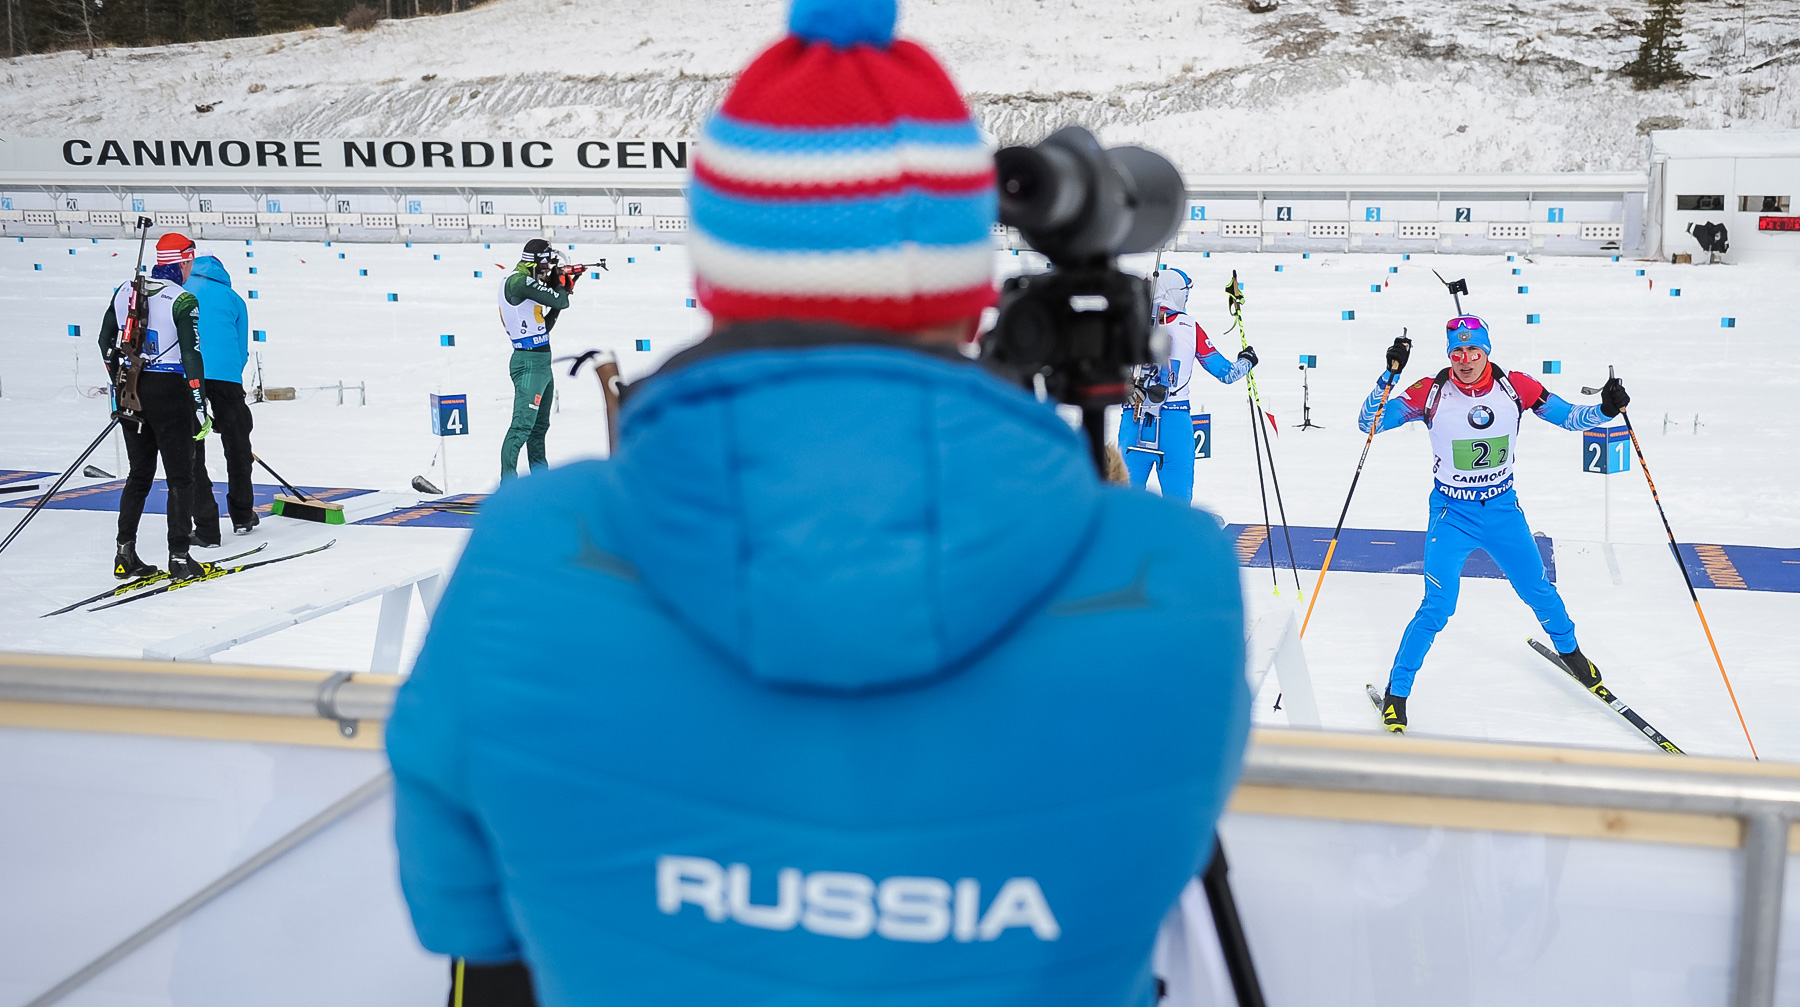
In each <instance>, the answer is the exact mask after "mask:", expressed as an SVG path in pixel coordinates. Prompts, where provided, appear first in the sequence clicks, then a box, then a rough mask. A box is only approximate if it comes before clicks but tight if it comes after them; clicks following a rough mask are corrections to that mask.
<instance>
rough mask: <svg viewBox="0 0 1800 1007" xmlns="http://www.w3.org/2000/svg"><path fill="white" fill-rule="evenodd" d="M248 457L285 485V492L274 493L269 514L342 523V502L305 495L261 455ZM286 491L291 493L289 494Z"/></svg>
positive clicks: (324, 522)
mask: <svg viewBox="0 0 1800 1007" xmlns="http://www.w3.org/2000/svg"><path fill="white" fill-rule="evenodd" d="M250 457H251V458H254V459H256V464H258V465H261V466H262V467H263V468H264V469H266V470H267V471H268V473H269V474H270V475H272V476H274V477H275V480H276V481H277V482H279V483H281V485H283V486H286V487H287V490H288V492H287V493H277V494H275V502H274V503H272V504H270V505H269V513H270V514H272V515H274V516H275V517H291V518H297V519H299V520H301V521H317V522H318V523H320V524H343V523H344V505H343V504H341V503H332V502H331V501H329V500H320V499H318V498H317V497H309V496H307V495H306V494H305V493H302V492H300V490H299V488H297V487H296V486H295V485H294V484H293V483H291V482H288V481H287V480H286V479H283V478H281V473H279V472H277V471H275V470H274V469H272V468H269V463H268V462H265V461H263V460H262V456H260V455H257V454H254V453H253V454H251V455H250ZM288 493H291V494H293V495H292V496H289V495H288Z"/></svg>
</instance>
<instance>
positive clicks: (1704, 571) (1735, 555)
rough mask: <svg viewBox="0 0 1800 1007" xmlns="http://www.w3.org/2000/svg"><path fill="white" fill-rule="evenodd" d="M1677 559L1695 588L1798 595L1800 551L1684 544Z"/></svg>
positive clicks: (1799, 585)
mask: <svg viewBox="0 0 1800 1007" xmlns="http://www.w3.org/2000/svg"><path fill="white" fill-rule="evenodd" d="M1681 560H1682V562H1683V563H1684V564H1686V566H1687V570H1688V576H1689V577H1692V578H1693V579H1694V586H1695V587H1709V588H1717V589H1719V590H1725V591H1779V592H1782V593H1785V594H1800V549H1771V548H1769V547H1767V546H1760V545H1711V544H1708V543H1704V542H1701V543H1686V542H1684V543H1682V545H1681Z"/></svg>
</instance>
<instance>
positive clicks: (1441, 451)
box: [1357, 364, 1607, 696]
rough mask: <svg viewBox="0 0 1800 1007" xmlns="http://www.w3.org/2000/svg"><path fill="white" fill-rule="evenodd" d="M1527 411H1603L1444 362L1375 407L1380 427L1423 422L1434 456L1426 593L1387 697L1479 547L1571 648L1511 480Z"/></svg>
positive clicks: (1363, 424) (1584, 418)
mask: <svg viewBox="0 0 1800 1007" xmlns="http://www.w3.org/2000/svg"><path fill="white" fill-rule="evenodd" d="M1496 375H1499V376H1498V377H1497V376H1496ZM1396 380H1397V379H1396V378H1395V376H1393V375H1391V374H1383V375H1382V376H1381V378H1380V379H1379V380H1377V382H1376V386H1375V390H1374V391H1372V392H1370V393H1369V397H1368V399H1367V400H1366V401H1364V403H1363V408H1362V415H1361V417H1360V418H1359V419H1358V421H1357V426H1358V427H1359V428H1360V429H1362V430H1363V431H1364V432H1365V433H1366V432H1368V430H1369V428H1370V426H1371V425H1372V424H1373V423H1374V421H1375V412H1376V407H1377V406H1378V405H1380V403H1381V390H1382V388H1383V387H1384V386H1386V385H1388V384H1390V383H1392V382H1394V381H1396ZM1526 410H1530V411H1531V412H1533V413H1536V414H1537V416H1538V418H1540V419H1542V420H1544V421H1545V422H1547V423H1552V424H1555V425H1556V426H1559V427H1562V428H1563V429H1565V430H1587V429H1590V428H1592V427H1597V426H1600V425H1601V424H1603V423H1605V422H1606V420H1607V417H1606V416H1605V414H1603V413H1602V412H1601V411H1600V407H1599V406H1576V405H1573V404H1571V403H1569V402H1566V401H1564V400H1563V399H1561V398H1558V397H1557V396H1555V395H1552V394H1551V393H1550V392H1549V391H1548V390H1547V389H1545V388H1544V386H1543V385H1542V384H1540V383H1538V381H1537V379H1535V378H1533V377H1531V376H1530V375H1529V374H1524V373H1522V372H1520V371H1504V370H1500V369H1498V368H1496V367H1495V366H1494V365H1492V364H1490V365H1489V367H1488V372H1487V374H1485V375H1484V376H1483V377H1482V379H1481V380H1480V381H1479V382H1477V383H1475V384H1473V385H1464V384H1462V383H1461V382H1459V381H1456V380H1455V379H1454V378H1451V377H1449V372H1448V371H1445V372H1444V373H1443V374H1440V375H1439V376H1437V377H1436V378H1421V379H1419V380H1418V381H1415V382H1413V383H1412V384H1411V385H1409V386H1407V388H1406V390H1405V391H1403V392H1401V393H1400V395H1399V396H1398V397H1393V398H1389V400H1388V403H1387V406H1386V407H1385V409H1383V410H1382V412H1381V427H1380V429H1381V430H1384V431H1385V430H1392V429H1394V428H1395V427H1399V426H1402V425H1404V424H1407V423H1411V422H1413V421H1415V420H1417V421H1419V422H1422V423H1424V424H1425V425H1426V426H1427V427H1428V428H1430V430H1431V440H1432V452H1433V454H1434V455H1435V456H1436V459H1435V461H1434V468H1433V477H1434V479H1435V483H1436V484H1435V485H1434V486H1433V488H1432V492H1431V501H1430V506H1431V514H1430V519H1429V521H1430V523H1429V525H1428V528H1427V531H1426V535H1425V600H1424V601H1423V602H1421V603H1420V605H1419V610H1418V611H1417V612H1416V613H1414V615H1413V617H1412V621H1411V622H1409V623H1408V624H1407V626H1406V632H1405V633H1404V634H1402V636H1401V638H1400V649H1399V651H1398V653H1396V654H1395V655H1394V666H1393V669H1392V670H1391V671H1390V672H1389V673H1388V691H1389V692H1390V693H1392V694H1393V695H1395V696H1407V695H1410V694H1411V693H1412V683H1413V677H1414V676H1415V675H1417V674H1418V671H1419V667H1420V665H1422V664H1423V663H1424V661H1425V654H1426V652H1427V651H1429V650H1430V649H1431V643H1432V641H1433V640H1434V639H1436V637H1437V634H1438V631H1439V630H1441V629H1443V628H1444V624H1445V623H1446V622H1448V621H1449V619H1450V616H1451V614H1452V613H1454V612H1455V611H1456V599H1457V593H1458V589H1459V587H1460V584H1461V580H1462V569H1463V563H1464V561H1466V560H1467V559H1468V557H1469V553H1471V552H1473V551H1474V550H1475V549H1478V548H1479V549H1482V550H1485V551H1486V552H1487V554H1488V555H1489V556H1491V557H1493V560H1494V562H1495V563H1496V564H1497V565H1498V566H1499V567H1500V569H1501V571H1502V572H1503V573H1505V574H1506V578H1507V580H1508V581H1510V582H1511V584H1512V587H1513V590H1514V591H1516V592H1517V593H1518V595H1519V598H1520V599H1521V600H1522V601H1524V602H1525V604H1527V605H1529V606H1531V610H1532V612H1533V613H1534V614H1535V615H1536V616H1537V619H1538V622H1539V623H1540V624H1542V626H1543V627H1544V632H1546V633H1548V634H1549V635H1550V638H1551V640H1553V641H1554V642H1555V644H1556V649H1557V651H1558V652H1559V653H1564V654H1566V653H1569V652H1570V651H1572V650H1574V649H1575V646H1576V643H1575V623H1574V621H1573V620H1571V619H1570V618H1569V613H1568V610H1567V609H1566V608H1564V606H1563V602H1562V597H1561V596H1560V595H1558V594H1557V592H1556V586H1555V585H1554V584H1552V583H1550V579H1549V577H1548V576H1546V574H1545V571H1544V562H1543V558H1542V557H1541V556H1540V555H1539V554H1538V550H1537V543H1536V542H1535V541H1534V540H1533V539H1532V536H1531V528H1530V526H1529V525H1528V524H1526V521H1525V512H1524V510H1522V509H1521V508H1520V507H1519V501H1518V497H1517V496H1516V495H1515V494H1514V493H1513V489H1512V482H1513V475H1512V462H1513V456H1514V452H1515V449H1516V442H1517V438H1518V434H1519V421H1520V419H1521V418H1522V417H1523V415H1524V413H1525V411H1526Z"/></svg>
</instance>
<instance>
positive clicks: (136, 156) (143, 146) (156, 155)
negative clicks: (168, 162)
mask: <svg viewBox="0 0 1800 1007" xmlns="http://www.w3.org/2000/svg"><path fill="white" fill-rule="evenodd" d="M131 159H132V161H133V162H135V163H136V164H137V166H138V167H140V168H142V167H143V166H144V162H145V161H146V160H148V161H149V162H150V163H151V164H154V165H156V166H157V167H158V168H160V167H162V166H163V142H162V141H161V140H158V141H156V146H154V147H152V146H150V145H149V144H148V143H145V142H144V141H142V140H133V141H131Z"/></svg>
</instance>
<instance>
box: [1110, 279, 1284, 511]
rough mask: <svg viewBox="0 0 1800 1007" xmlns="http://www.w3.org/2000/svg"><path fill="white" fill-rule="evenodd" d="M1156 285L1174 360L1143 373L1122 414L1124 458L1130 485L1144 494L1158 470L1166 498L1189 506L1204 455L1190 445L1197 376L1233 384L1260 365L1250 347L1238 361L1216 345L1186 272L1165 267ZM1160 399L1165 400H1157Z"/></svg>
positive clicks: (1147, 367)
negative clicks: (1194, 309)
mask: <svg viewBox="0 0 1800 1007" xmlns="http://www.w3.org/2000/svg"><path fill="white" fill-rule="evenodd" d="M1151 280H1152V283H1153V284H1154V291H1155V305H1156V322H1157V324H1158V325H1161V326H1162V328H1163V331H1164V332H1165V333H1167V334H1168V336H1169V359H1168V362H1166V363H1163V364H1159V365H1150V364H1146V365H1144V367H1143V368H1142V369H1141V370H1140V372H1139V375H1138V378H1139V380H1138V381H1137V389H1136V390H1135V394H1134V396H1133V400H1132V401H1131V402H1129V403H1127V404H1126V406H1125V408H1124V409H1122V410H1120V415H1119V453H1120V454H1121V455H1122V456H1123V457H1124V459H1125V470H1126V472H1128V473H1129V474H1130V475H1131V485H1133V486H1136V487H1138V488H1139V489H1142V488H1143V487H1145V486H1146V485H1148V484H1149V482H1150V470H1151V469H1153V468H1154V469H1156V471H1157V475H1156V479H1157V483H1158V485H1160V486H1161V487H1162V495H1163V496H1165V497H1168V498H1169V499H1171V500H1180V501H1182V502H1183V503H1188V502H1191V501H1192V500H1193V499H1194V455H1195V453H1196V452H1197V451H1199V445H1198V444H1197V443H1194V442H1192V441H1190V440H1189V438H1190V436H1191V435H1192V430H1191V425H1192V412H1193V409H1192V405H1191V402H1190V397H1191V396H1192V394H1193V381H1194V376H1195V375H1196V374H1198V373H1199V372H1200V371H1202V370H1204V371H1206V373H1208V374H1210V375H1212V376H1213V377H1214V378H1217V379H1218V380H1219V381H1220V382H1222V383H1224V384H1227V385H1229V384H1231V383H1233V382H1235V381H1238V380H1240V379H1241V378H1243V376H1244V375H1246V374H1248V373H1250V369H1251V368H1252V367H1255V366H1256V351H1255V350H1254V349H1252V348H1250V347H1248V346H1246V347H1244V348H1243V349H1241V350H1239V351H1238V355H1237V357H1236V358H1235V359H1233V358H1228V357H1226V356H1225V354H1223V353H1220V352H1219V350H1218V348H1217V347H1215V346H1213V342H1212V338H1211V337H1209V336H1208V335H1207V334H1206V330H1205V329H1203V328H1201V327H1200V323H1199V322H1197V321H1195V320H1194V318H1193V317H1192V316H1191V315H1189V314H1188V313H1187V305H1188V294H1189V292H1190V291H1192V290H1193V287H1194V281H1193V280H1192V279H1190V278H1189V277H1188V274H1187V273H1186V272H1185V271H1183V270H1180V269H1175V268H1173V267H1165V268H1163V269H1160V270H1157V272H1156V274H1155V275H1154V276H1153V277H1152V278H1151ZM1155 389H1161V391H1160V393H1157V392H1155V391H1154V390H1155ZM1155 394H1161V395H1162V396H1163V398H1162V400H1161V401H1157V400H1156V399H1155V397H1154V396H1155ZM1165 433H1166V434H1167V435H1168V436H1167V441H1166V443H1165V441H1164V434H1165Z"/></svg>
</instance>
